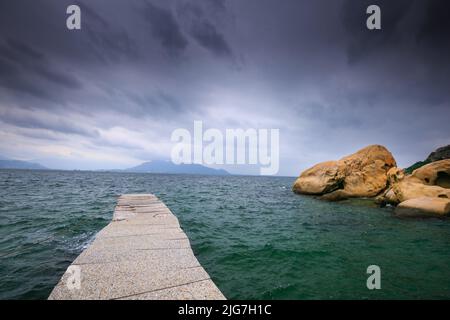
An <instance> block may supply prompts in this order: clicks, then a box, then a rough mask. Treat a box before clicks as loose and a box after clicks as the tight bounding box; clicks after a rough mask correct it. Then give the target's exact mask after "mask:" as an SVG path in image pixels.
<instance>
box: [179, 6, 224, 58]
mask: <svg viewBox="0 0 450 320" xmlns="http://www.w3.org/2000/svg"><path fill="white" fill-rule="evenodd" d="M216 5H218V6H219V8H222V7H221V4H220V3H216ZM222 9H223V8H222ZM177 12H178V16H179V17H180V18H181V19H182V20H183V21H184V24H185V26H186V29H187V32H188V33H189V34H190V35H191V36H192V37H193V38H194V39H195V40H196V42H197V43H198V44H199V45H200V46H202V47H204V48H205V49H207V50H208V51H210V52H211V53H213V54H214V55H216V56H226V57H230V56H231V55H232V53H231V49H230V46H229V45H228V43H227V42H226V40H225V37H224V36H223V34H221V33H220V32H219V31H218V30H217V28H216V27H215V26H214V25H213V24H212V22H211V21H210V20H209V19H208V17H207V16H206V15H205V13H204V10H203V9H202V7H200V6H198V5H196V4H193V3H190V2H188V3H184V4H183V5H181V6H180V7H178V10H177Z"/></svg>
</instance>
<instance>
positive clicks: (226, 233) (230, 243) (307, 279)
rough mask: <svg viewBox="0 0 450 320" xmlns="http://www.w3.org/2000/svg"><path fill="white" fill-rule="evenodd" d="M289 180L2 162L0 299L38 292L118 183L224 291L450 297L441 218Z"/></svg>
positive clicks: (73, 251)
mask: <svg viewBox="0 0 450 320" xmlns="http://www.w3.org/2000/svg"><path fill="white" fill-rule="evenodd" d="M294 180H295V178H285V177H247V176H225V177H221V176H194V175H163V174H135V173H107V172H59V171H20V170H0V257H1V259H0V276H1V277H0V298H1V299H46V298H47V296H48V295H49V293H50V291H51V290H52V289H53V287H54V286H55V284H56V283H57V282H58V280H59V278H60V277H61V275H62V274H63V273H64V271H65V269H66V268H67V267H68V265H69V264H70V263H71V262H72V261H73V260H74V259H75V258H76V256H77V255H78V254H79V253H80V252H81V251H82V250H83V248H85V247H86V246H87V245H88V244H89V242H90V241H92V239H93V238H94V236H95V234H96V233H97V232H98V231H99V230H101V228H103V227H104V226H106V225H107V224H108V223H109V222H110V220H111V217H112V212H113V209H114V206H115V203H116V197H117V196H118V195H119V194H123V193H154V194H155V195H157V196H158V197H160V198H161V200H163V201H164V202H165V203H166V205H167V206H168V207H169V208H170V209H171V210H172V212H173V213H174V214H175V215H176V216H177V217H178V218H179V220H180V223H181V226H182V228H183V229H184V230H185V232H186V234H187V235H188V236H189V239H190V241H191V244H192V248H193V250H194V253H195V254H196V256H197V257H198V259H199V261H200V263H201V264H202V265H203V267H204V268H205V269H206V270H207V271H208V273H209V274H210V276H211V277H212V279H213V280H214V281H215V283H216V284H217V286H218V287H219V288H220V289H221V290H222V292H223V293H224V294H225V296H226V297H227V298H229V299H388V298H392V299H425V298H427V299H448V298H450V270H449V268H448V266H449V265H450V221H449V220H438V219H427V220H407V219H397V218H395V217H393V216H392V209H390V208H383V209H381V208H377V207H375V206H373V205H371V204H370V202H367V201H365V200H352V201H343V202H339V203H330V202H324V201H319V200H317V199H314V198H312V197H307V196H300V195H296V194H293V193H292V192H291V186H292V183H293V182H294ZM373 264H375V265H378V266H380V268H381V287H382V288H381V290H368V289H367V287H366V280H367V277H368V275H367V274H366V269H367V267H368V266H369V265H373Z"/></svg>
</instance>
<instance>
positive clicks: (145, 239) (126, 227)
mask: <svg viewBox="0 0 450 320" xmlns="http://www.w3.org/2000/svg"><path fill="white" fill-rule="evenodd" d="M49 299H51V300H56V299H63V300H66V299H108V300H109V299H149V300H153V299H170V300H198V299H200V300H202V299H225V297H224V296H223V294H222V293H221V292H220V290H219V289H218V288H217V287H216V285H215V284H214V282H213V281H212V280H211V278H210V277H209V275H208V273H207V272H206V271H205V270H204V269H203V267H202V266H201V265H200V263H199V262H198V260H197V259H196V257H195V256H194V253H193V252H192V249H191V246H190V243H189V239H188V237H187V236H186V234H185V233H184V232H183V230H182V229H181V227H180V224H179V222H178V219H177V217H175V215H174V214H173V213H172V212H171V211H170V210H169V208H167V207H166V205H165V204H164V203H163V202H162V201H160V200H159V199H158V198H157V197H156V196H154V195H152V194H127V195H122V196H120V197H119V199H118V203H117V206H116V208H115V211H114V216H113V220H112V222H111V223H110V224H108V225H107V226H106V227H105V228H103V229H102V230H101V231H100V232H99V233H98V234H97V236H96V238H95V240H94V242H93V243H92V244H91V245H90V246H89V247H88V248H87V249H86V250H84V251H83V252H82V253H81V254H80V255H79V256H78V257H77V258H76V259H75V261H74V262H73V263H72V264H71V265H70V266H69V268H68V269H67V271H66V273H65V274H64V275H63V276H62V278H61V280H60V281H59V283H58V284H57V285H56V287H55V288H54V289H53V291H52V292H51V294H50V296H49Z"/></svg>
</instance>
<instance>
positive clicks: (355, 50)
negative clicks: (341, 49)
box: [342, 0, 413, 62]
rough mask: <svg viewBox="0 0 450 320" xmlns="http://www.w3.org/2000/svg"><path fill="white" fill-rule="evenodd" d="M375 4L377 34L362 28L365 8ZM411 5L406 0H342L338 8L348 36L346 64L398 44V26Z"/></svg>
mask: <svg viewBox="0 0 450 320" xmlns="http://www.w3.org/2000/svg"><path fill="white" fill-rule="evenodd" d="M372 4H376V5H378V6H379V7H380V9H381V21H382V22H381V23H382V29H381V30H369V29H367V28H366V21H367V18H368V15H367V14H366V9H367V7H368V6H370V5H372ZM412 4H413V1H410V0H396V1H389V0H378V1H376V2H374V1H371V0H361V1H354V0H346V1H345V3H344V5H343V7H342V21H343V24H344V27H345V29H346V31H347V32H348V35H349V48H348V55H349V61H350V62H355V61H358V60H359V59H361V58H363V57H365V56H367V55H369V54H373V53H374V52H378V51H379V50H383V49H384V48H385V47H387V46H390V45H395V44H396V43H397V41H399V36H400V35H399V34H398V33H399V29H398V26H399V24H400V23H401V22H402V19H404V17H405V16H406V14H407V13H408V12H409V10H410V7H411V6H412Z"/></svg>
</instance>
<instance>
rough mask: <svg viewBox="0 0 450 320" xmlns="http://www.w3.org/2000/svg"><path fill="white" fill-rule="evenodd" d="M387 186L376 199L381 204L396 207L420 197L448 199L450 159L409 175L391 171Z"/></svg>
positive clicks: (449, 190)
mask: <svg viewBox="0 0 450 320" xmlns="http://www.w3.org/2000/svg"><path fill="white" fill-rule="evenodd" d="M388 184H389V187H388V188H387V190H386V191H385V192H384V193H383V194H382V195H381V196H380V197H378V198H377V201H378V202H379V203H381V204H384V203H389V204H393V205H397V204H399V203H401V202H403V201H406V200H410V199H415V198H421V197H431V198H446V199H450V189H449V188H450V159H446V160H439V161H435V162H432V163H429V164H427V165H424V166H423V167H420V168H419V169H416V170H414V171H413V173H412V174H410V175H406V174H405V173H404V171H403V170H401V169H398V168H395V169H391V170H390V171H389V172H388Z"/></svg>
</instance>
